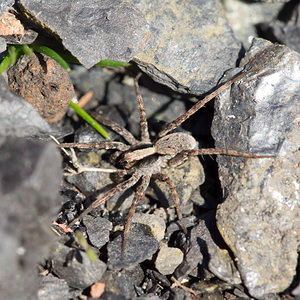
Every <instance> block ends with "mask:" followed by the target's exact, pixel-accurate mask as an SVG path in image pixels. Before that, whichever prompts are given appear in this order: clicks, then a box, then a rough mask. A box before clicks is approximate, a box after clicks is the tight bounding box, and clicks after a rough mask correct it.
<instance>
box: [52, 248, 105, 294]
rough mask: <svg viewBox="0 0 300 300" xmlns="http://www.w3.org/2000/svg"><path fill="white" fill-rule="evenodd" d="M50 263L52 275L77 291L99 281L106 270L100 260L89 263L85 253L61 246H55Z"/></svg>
mask: <svg viewBox="0 0 300 300" xmlns="http://www.w3.org/2000/svg"><path fill="white" fill-rule="evenodd" d="M51 261H52V270H53V272H54V274H56V275H57V276H58V277H59V278H62V279H65V280H66V282H67V283H68V285H69V286H70V287H73V288H78V289H85V288H86V287H88V286H90V285H91V284H93V283H95V282H97V281H99V280H100V279H101V277H102V275H103V274H104V272H105V270H106V264H105V263H104V262H102V261H101V260H97V261H91V260H90V258H89V257H88V256H87V254H86V253H85V252H83V251H80V250H78V249H71V248H69V247H67V246H64V245H62V244H57V245H56V248H55V250H54V253H53V257H52V258H51Z"/></svg>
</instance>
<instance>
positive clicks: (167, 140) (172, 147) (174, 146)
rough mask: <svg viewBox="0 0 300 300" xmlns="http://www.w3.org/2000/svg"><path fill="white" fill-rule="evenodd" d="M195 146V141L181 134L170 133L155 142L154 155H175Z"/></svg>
mask: <svg viewBox="0 0 300 300" xmlns="http://www.w3.org/2000/svg"><path fill="white" fill-rule="evenodd" d="M196 146H197V142H196V140H195V139H194V138H193V137H192V136H191V135H189V134H186V133H183V132H176V133H171V134H168V135H166V136H163V137H161V138H160V139H159V140H157V141H156V143H155V145H154V147H155V150H156V153H158V154H161V155H172V156H174V155H176V154H179V153H180V152H182V151H184V150H192V149H195V148H196Z"/></svg>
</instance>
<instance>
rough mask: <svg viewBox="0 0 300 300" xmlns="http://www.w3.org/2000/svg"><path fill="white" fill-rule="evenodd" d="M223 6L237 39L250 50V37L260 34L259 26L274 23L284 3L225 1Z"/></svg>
mask: <svg viewBox="0 0 300 300" xmlns="http://www.w3.org/2000/svg"><path fill="white" fill-rule="evenodd" d="M223 4H224V11H225V15H226V17H227V19H228V23H229V24H230V26H231V28H232V30H233V32H234V35H235V37H236V38H237V39H238V40H239V41H241V42H242V43H243V45H244V47H245V48H246V49H248V48H249V46H250V44H251V41H250V39H249V37H251V36H252V37H253V36H257V34H258V32H257V24H260V23H270V22H272V21H273V20H274V19H275V18H276V17H277V15H278V13H279V11H280V9H281V8H282V6H283V4H284V3H262V2H254V1H240V0H224V1H223Z"/></svg>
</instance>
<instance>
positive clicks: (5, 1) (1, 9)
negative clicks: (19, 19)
mask: <svg viewBox="0 0 300 300" xmlns="http://www.w3.org/2000/svg"><path fill="white" fill-rule="evenodd" d="M14 3H15V0H2V1H1V3H0V17H1V16H2V15H3V14H4V13H5V12H7V11H8V9H9V8H10V7H11V6H13V5H14Z"/></svg>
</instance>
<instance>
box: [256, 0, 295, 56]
mask: <svg viewBox="0 0 300 300" xmlns="http://www.w3.org/2000/svg"><path fill="white" fill-rule="evenodd" d="M291 8H293V10H292V11H289V12H288V13H287V12H286V11H285V14H286V15H287V16H288V17H286V18H282V19H283V20H280V19H276V20H274V21H272V22H270V23H269V24H266V21H264V23H265V24H264V26H262V29H263V30H265V31H267V32H272V34H273V36H274V37H275V38H276V40H277V41H279V42H280V43H281V44H285V45H286V46H288V47H289V48H291V49H294V50H295V51H297V52H300V21H299V18H300V3H297V5H294V7H292V6H290V10H291ZM284 9H286V7H284V8H283V9H282V11H281V12H280V13H281V15H283V11H284Z"/></svg>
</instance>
